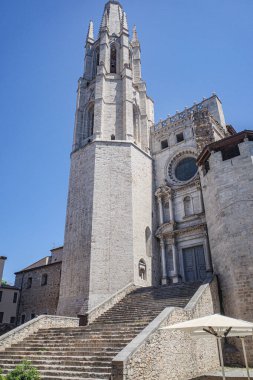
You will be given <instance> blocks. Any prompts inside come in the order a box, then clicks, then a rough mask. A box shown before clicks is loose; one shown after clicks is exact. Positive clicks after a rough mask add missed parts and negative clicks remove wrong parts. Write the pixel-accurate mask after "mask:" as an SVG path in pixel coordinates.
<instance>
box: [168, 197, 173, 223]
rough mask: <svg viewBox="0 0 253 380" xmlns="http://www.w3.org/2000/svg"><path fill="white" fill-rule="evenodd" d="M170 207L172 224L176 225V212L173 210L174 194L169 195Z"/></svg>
mask: <svg viewBox="0 0 253 380" xmlns="http://www.w3.org/2000/svg"><path fill="white" fill-rule="evenodd" d="M169 207H170V222H171V223H174V210H173V202H172V194H169Z"/></svg>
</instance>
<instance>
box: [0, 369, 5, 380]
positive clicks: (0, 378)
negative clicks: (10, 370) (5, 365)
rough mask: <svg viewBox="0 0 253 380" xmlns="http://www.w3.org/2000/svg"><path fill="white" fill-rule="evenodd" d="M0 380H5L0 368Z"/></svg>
mask: <svg viewBox="0 0 253 380" xmlns="http://www.w3.org/2000/svg"><path fill="white" fill-rule="evenodd" d="M0 380H5V377H4V375H3V371H2V368H0Z"/></svg>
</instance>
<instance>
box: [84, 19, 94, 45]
mask: <svg viewBox="0 0 253 380" xmlns="http://www.w3.org/2000/svg"><path fill="white" fill-rule="evenodd" d="M86 43H89V44H93V43H94V26H93V21H90V22H89V28H88V33H87V38H86Z"/></svg>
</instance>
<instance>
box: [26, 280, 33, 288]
mask: <svg viewBox="0 0 253 380" xmlns="http://www.w3.org/2000/svg"><path fill="white" fill-rule="evenodd" d="M32 283H33V279H32V277H28V280H27V285H26V289H30V288H31V287H32Z"/></svg>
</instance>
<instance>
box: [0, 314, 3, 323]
mask: <svg viewBox="0 0 253 380" xmlns="http://www.w3.org/2000/svg"><path fill="white" fill-rule="evenodd" d="M3 319H4V313H3V312H1V313H0V323H3Z"/></svg>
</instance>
